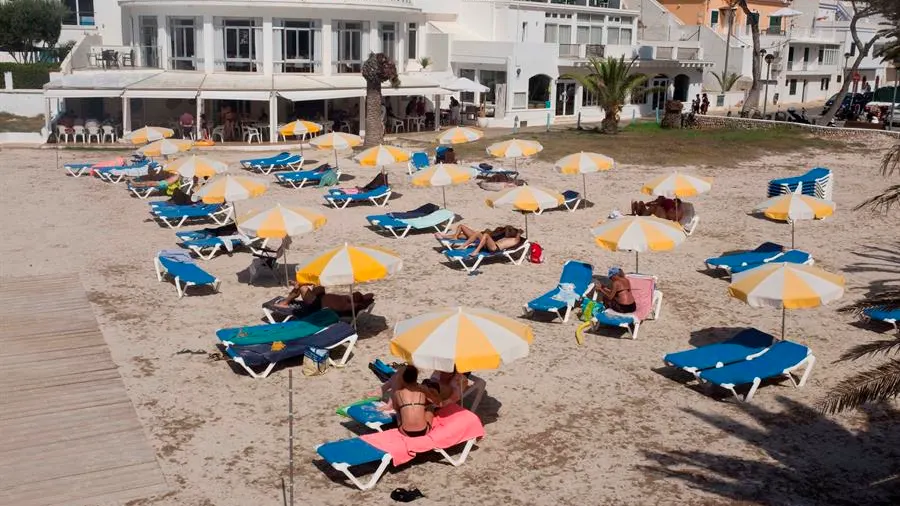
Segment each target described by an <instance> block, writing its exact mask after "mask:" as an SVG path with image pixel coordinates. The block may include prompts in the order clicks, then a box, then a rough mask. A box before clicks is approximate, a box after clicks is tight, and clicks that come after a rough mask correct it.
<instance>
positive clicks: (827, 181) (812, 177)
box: [768, 167, 834, 200]
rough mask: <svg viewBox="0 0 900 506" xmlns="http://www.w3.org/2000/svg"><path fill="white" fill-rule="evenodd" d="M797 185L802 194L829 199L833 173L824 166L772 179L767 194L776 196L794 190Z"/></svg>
mask: <svg viewBox="0 0 900 506" xmlns="http://www.w3.org/2000/svg"><path fill="white" fill-rule="evenodd" d="M798 187H799V188H800V192H801V193H802V194H803V195H809V196H811V197H816V198H820V199H825V200H831V197H832V193H833V190H834V174H833V173H832V172H831V171H830V170H828V169H826V168H824V167H816V168H814V169H812V170H810V171H809V172H807V173H806V174H803V175H802V176H795V177H786V178H782V179H773V180H772V181H769V189H768V195H769V197H770V198H771V197H777V196H779V195H784V194H786V193H792V192H795V191H796V190H797V188H798Z"/></svg>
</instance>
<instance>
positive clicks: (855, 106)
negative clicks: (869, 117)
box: [822, 91, 875, 119]
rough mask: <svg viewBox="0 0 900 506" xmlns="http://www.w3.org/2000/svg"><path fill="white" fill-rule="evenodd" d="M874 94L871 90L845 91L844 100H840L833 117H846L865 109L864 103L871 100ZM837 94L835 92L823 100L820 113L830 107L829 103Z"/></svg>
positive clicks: (831, 102)
mask: <svg viewBox="0 0 900 506" xmlns="http://www.w3.org/2000/svg"><path fill="white" fill-rule="evenodd" d="M874 95H875V94H874V93H872V92H871V91H870V92H866V93H852V92H847V95H845V96H844V101H843V102H841V106H840V107H839V108H838V110H837V113H835V117H836V118H838V119H847V118H848V117H851V116H854V115H858V114H859V113H860V112H861V111H862V110H864V109H865V107H866V104H868V103H869V102H871V101H872V98H873V97H874ZM837 96H838V94H837V93H835V94H834V95H832V96H831V97H830V98H829V99H828V100H827V101H825V107H824V108H823V109H822V114H825V112H826V111H828V108H829V107H831V104H833V103H834V101H835V100H836V99H837Z"/></svg>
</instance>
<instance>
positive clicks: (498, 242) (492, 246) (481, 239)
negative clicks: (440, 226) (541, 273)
mask: <svg viewBox="0 0 900 506" xmlns="http://www.w3.org/2000/svg"><path fill="white" fill-rule="evenodd" d="M434 236H435V237H437V238H438V239H453V240H459V239H465V240H466V241H465V242H463V243H461V244H457V245H451V248H452V249H466V248H468V247H469V246H471V245H473V244H475V245H476V246H475V249H474V250H472V252H471V253H469V256H473V257H474V256H478V254H479V253H480V252H481V250H482V249H484V248H487V250H488V251H490V252H495V251H500V250H503V249H507V248H512V247H515V246H516V245H518V244H519V243H520V242H521V241H522V231H521V230H519V229H518V228H516V227H513V226H511V225H506V226H504V227H497V228H495V229H493V230H491V229H485V230H482V231H481V232H478V231H476V230H474V229H472V228H469V227H467V226H465V225H458V226H457V227H456V231H455V232H453V233H452V234H440V233H436V234H434Z"/></svg>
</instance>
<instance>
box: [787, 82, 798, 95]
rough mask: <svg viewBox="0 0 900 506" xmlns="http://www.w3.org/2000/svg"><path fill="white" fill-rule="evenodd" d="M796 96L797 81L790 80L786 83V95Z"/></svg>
mask: <svg viewBox="0 0 900 506" xmlns="http://www.w3.org/2000/svg"><path fill="white" fill-rule="evenodd" d="M796 94H797V80H796V79H791V80H790V81H788V95H796Z"/></svg>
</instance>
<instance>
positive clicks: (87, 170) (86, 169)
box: [64, 165, 94, 177]
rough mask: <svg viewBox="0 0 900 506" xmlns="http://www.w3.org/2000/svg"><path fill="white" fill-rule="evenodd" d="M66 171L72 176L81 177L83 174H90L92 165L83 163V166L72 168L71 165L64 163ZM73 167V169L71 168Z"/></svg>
mask: <svg viewBox="0 0 900 506" xmlns="http://www.w3.org/2000/svg"><path fill="white" fill-rule="evenodd" d="M64 167H65V169H66V172H68V173H69V175H70V176H72V177H81V176H83V175H85V174H86V173H87V174H90V172H91V170H93V168H94V167H93V166H91V165H85V166H83V167H78V168H73V167H72V166H71V165H64ZM73 169H74V170H73Z"/></svg>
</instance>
